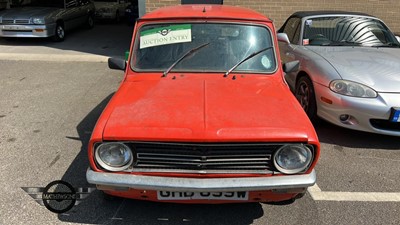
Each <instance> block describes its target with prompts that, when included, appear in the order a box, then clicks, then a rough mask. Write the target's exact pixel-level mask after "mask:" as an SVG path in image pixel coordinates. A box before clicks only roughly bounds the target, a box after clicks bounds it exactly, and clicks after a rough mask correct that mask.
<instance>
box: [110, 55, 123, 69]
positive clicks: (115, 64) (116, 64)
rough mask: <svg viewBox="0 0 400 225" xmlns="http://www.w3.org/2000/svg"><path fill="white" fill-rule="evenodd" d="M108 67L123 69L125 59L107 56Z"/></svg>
mask: <svg viewBox="0 0 400 225" xmlns="http://www.w3.org/2000/svg"><path fill="white" fill-rule="evenodd" d="M108 68H110V69H114V70H124V71H125V69H126V61H125V60H123V59H119V58H108Z"/></svg>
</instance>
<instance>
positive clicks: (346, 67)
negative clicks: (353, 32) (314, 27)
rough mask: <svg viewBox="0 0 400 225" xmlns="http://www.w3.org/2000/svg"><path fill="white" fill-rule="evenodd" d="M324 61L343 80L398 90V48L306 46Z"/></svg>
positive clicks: (378, 88)
mask: <svg viewBox="0 0 400 225" xmlns="http://www.w3.org/2000/svg"><path fill="white" fill-rule="evenodd" d="M307 48H308V49H310V50H312V51H314V52H315V53H317V54H318V55H320V56H321V57H323V58H324V59H325V60H327V61H328V62H329V63H330V64H331V65H332V66H333V67H334V68H335V69H336V71H337V72H338V73H339V75H340V76H341V77H342V79H344V80H351V81H355V82H358V83H361V84H364V85H367V86H369V87H371V88H373V89H374V90H376V91H378V92H392V93H400V48H385V47H381V48H377V47H348V46H347V47H338V46H335V47H322V46H308V47H307Z"/></svg>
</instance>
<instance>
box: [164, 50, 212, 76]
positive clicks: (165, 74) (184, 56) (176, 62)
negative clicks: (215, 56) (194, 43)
mask: <svg viewBox="0 0 400 225" xmlns="http://www.w3.org/2000/svg"><path fill="white" fill-rule="evenodd" d="M209 44H210V42H208V43H205V44H202V45H200V46H198V47H196V48H192V49H191V50H189V51H188V52H186V53H185V54H183V55H182V56H181V57H180V58H179V59H177V60H176V61H175V62H174V63H172V65H171V66H170V67H169V68H168V69H167V70H166V71H164V72H163V75H162V76H161V77H166V76H167V74H168V73H169V72H170V71H171V70H172V69H173V68H174V67H175V66H176V64H178V63H179V62H180V61H182V60H183V59H184V58H186V57H187V56H189V55H191V54H193V53H194V52H196V51H198V50H200V49H201V48H203V47H206V46H207V45H209Z"/></svg>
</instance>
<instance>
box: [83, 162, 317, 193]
mask: <svg viewBox="0 0 400 225" xmlns="http://www.w3.org/2000/svg"><path fill="white" fill-rule="evenodd" d="M86 179H87V181H88V182H89V183H91V184H96V185H104V186H110V187H115V188H116V189H118V188H133V189H139V190H159V191H192V192H220V191H264V190H275V189H294V188H307V187H309V186H312V185H314V184H315V182H316V179H317V176H316V173H315V171H314V170H313V171H312V172H311V173H310V174H300V175H286V176H274V177H246V178H205V179H203V178H180V177H179V178H178V177H160V176H139V175H132V174H115V173H108V172H95V171H93V170H91V169H90V168H89V169H88V170H87V172H86Z"/></svg>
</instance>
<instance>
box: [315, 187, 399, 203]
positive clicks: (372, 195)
mask: <svg viewBox="0 0 400 225" xmlns="http://www.w3.org/2000/svg"><path fill="white" fill-rule="evenodd" d="M308 193H310V195H311V197H312V198H313V199H314V200H315V201H354V202H400V193H398V192H341V191H339V192H333V191H322V190H321V189H320V188H319V187H318V185H317V184H315V185H314V186H312V187H309V188H308Z"/></svg>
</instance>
